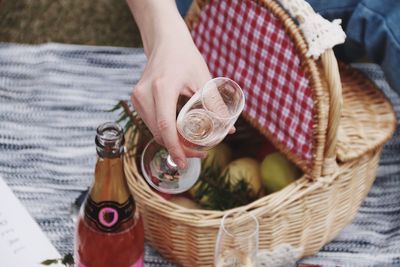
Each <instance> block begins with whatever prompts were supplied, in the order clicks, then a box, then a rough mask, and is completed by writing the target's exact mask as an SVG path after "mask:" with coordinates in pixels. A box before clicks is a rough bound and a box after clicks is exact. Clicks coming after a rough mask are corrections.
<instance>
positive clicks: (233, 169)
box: [223, 158, 262, 196]
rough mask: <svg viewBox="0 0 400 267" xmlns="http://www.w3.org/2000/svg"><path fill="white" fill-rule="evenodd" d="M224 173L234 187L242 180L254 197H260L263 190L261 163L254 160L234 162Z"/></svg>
mask: <svg viewBox="0 0 400 267" xmlns="http://www.w3.org/2000/svg"><path fill="white" fill-rule="evenodd" d="M223 173H224V174H225V173H226V175H228V176H227V177H228V179H229V182H230V184H231V185H233V186H234V185H235V184H237V183H238V182H239V181H240V180H244V181H246V182H247V183H248V184H249V185H250V187H251V189H252V192H253V194H254V196H256V195H258V194H259V193H260V191H261V189H262V185H261V173H260V163H259V162H258V161H257V160H255V159H253V158H240V159H237V160H234V161H232V162H231V163H229V164H228V166H226V168H225V170H224V172H223Z"/></svg>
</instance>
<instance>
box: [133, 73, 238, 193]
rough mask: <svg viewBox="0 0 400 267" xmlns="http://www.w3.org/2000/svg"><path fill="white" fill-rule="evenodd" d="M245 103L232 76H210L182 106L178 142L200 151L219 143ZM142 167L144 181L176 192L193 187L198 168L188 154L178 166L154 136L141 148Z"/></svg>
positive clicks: (167, 190) (198, 162)
mask: <svg viewBox="0 0 400 267" xmlns="http://www.w3.org/2000/svg"><path fill="white" fill-rule="evenodd" d="M243 107H244V94H243V91H242V89H241V88H240V86H239V85H238V84H237V83H236V82H234V81H233V80H231V79H229V78H225V77H218V78H214V79H211V80H209V81H208V82H207V83H206V84H205V85H204V86H203V88H202V89H201V90H199V91H198V92H196V93H195V94H194V95H193V96H192V97H191V98H190V99H189V101H188V102H187V103H186V104H185V105H184V106H183V107H182V109H181V111H180V112H179V114H178V118H177V131H178V135H179V139H180V142H181V144H182V145H183V146H184V147H186V148H188V149H194V150H199V151H202V150H203V151H204V150H208V149H211V148H212V147H214V146H215V145H217V144H218V143H220V142H221V141H222V140H223V139H224V137H225V136H226V135H227V134H228V132H229V130H230V129H231V128H232V127H233V125H234V123H235V122H236V120H237V118H238V117H239V115H240V113H241V112H242V110H243ZM141 167H142V172H143V176H144V177H145V179H146V181H147V182H148V183H149V184H150V185H151V186H152V187H153V188H155V189H156V190H158V191H161V192H164V193H169V194H178V193H181V192H184V191H187V190H188V189H190V187H192V186H193V185H194V184H195V183H196V181H197V179H198V177H199V175H200V170H201V160H200V159H199V158H188V160H187V167H186V168H185V169H179V168H178V166H177V165H176V164H175V163H174V162H173V160H172V158H171V157H170V155H169V154H168V151H167V150H166V149H165V148H164V147H163V146H161V145H159V144H158V143H156V142H155V141H154V140H152V141H150V142H149V143H148V144H147V145H146V147H145V149H144V150H143V154H142V160H141Z"/></svg>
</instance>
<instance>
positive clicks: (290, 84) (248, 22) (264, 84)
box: [192, 0, 314, 164]
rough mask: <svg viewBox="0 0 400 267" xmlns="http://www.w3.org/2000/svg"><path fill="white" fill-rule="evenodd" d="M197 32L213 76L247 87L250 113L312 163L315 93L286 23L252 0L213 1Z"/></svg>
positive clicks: (207, 8)
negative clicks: (229, 79)
mask: <svg viewBox="0 0 400 267" xmlns="http://www.w3.org/2000/svg"><path fill="white" fill-rule="evenodd" d="M192 34H193V38H194V41H195V43H196V45H197V46H198V48H199V50H200V51H201V53H202V54H203V56H204V58H205V60H206V62H207V63H208V66H209V68H210V71H211V73H212V75H213V76H215V77H216V76H226V77H230V78H231V79H233V80H235V81H236V82H237V83H238V84H239V85H240V86H242V88H243V90H244V91H245V95H246V106H245V110H244V112H245V113H246V115H248V116H249V117H250V118H251V119H253V120H256V121H257V122H258V123H259V126H260V128H264V129H265V128H266V129H267V131H268V132H269V133H270V134H272V135H273V136H274V137H275V139H276V140H275V141H277V142H280V143H281V144H282V145H284V146H285V147H286V148H287V149H288V150H290V151H292V153H294V154H296V155H297V157H299V158H300V159H302V161H303V162H304V161H305V162H306V163H307V164H310V163H311V160H312V145H313V142H312V138H313V106H314V102H313V98H312V89H311V87H310V84H309V80H308V79H307V78H306V76H305V73H304V72H303V70H302V69H301V65H300V58H299V56H298V55H297V52H296V50H295V47H294V44H293V42H292V40H291V39H290V37H289V36H288V35H287V34H286V33H285V30H284V28H283V26H282V23H281V22H280V21H279V20H278V19H277V18H276V17H274V16H273V14H271V13H270V12H269V11H268V10H267V9H266V8H264V7H262V6H260V5H258V4H257V3H255V2H253V1H251V0H226V1H211V2H210V4H209V5H207V6H206V8H205V9H204V10H203V11H202V13H201V15H200V17H199V21H198V23H197V25H196V27H195V28H194V30H193V32H192Z"/></svg>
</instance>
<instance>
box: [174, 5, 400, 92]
mask: <svg viewBox="0 0 400 267" xmlns="http://www.w3.org/2000/svg"><path fill="white" fill-rule="evenodd" d="M176 2H177V5H178V9H179V11H180V12H181V14H182V15H184V14H186V12H187V9H188V8H189V6H190V2H191V0H177V1H176ZM307 2H309V3H310V4H311V6H312V7H313V8H314V10H315V11H316V12H318V13H320V14H321V15H323V16H324V17H325V18H327V19H329V20H332V19H335V18H341V19H342V20H343V23H342V24H343V26H344V29H345V31H346V34H347V40H346V42H345V44H344V45H340V46H338V47H337V48H335V52H336V53H337V55H338V57H339V58H340V59H342V60H345V61H347V62H353V61H355V60H358V59H360V58H365V57H366V58H368V60H370V61H372V62H375V63H377V64H380V65H381V67H382V68H383V71H384V73H385V76H386V79H387V80H388V82H389V84H390V85H391V86H392V87H393V89H395V90H396V91H397V92H398V93H400V1H399V0H338V1H332V0H307Z"/></svg>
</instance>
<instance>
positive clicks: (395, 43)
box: [307, 0, 400, 93]
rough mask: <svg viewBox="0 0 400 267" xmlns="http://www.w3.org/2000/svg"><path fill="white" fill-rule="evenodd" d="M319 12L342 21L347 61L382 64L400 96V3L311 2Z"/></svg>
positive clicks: (387, 0) (391, 0)
mask: <svg viewBox="0 0 400 267" xmlns="http://www.w3.org/2000/svg"><path fill="white" fill-rule="evenodd" d="M307 1H308V2H309V3H310V4H311V5H312V6H313V8H314V10H315V11H316V12H319V13H320V14H321V15H323V16H324V17H325V18H328V19H329V20H332V19H334V18H342V19H343V26H344V28H345V31H346V34H347V41H346V43H345V44H344V46H343V47H342V51H343V52H344V56H345V59H347V61H354V60H356V59H358V58H360V57H363V56H366V57H367V58H368V60H370V61H373V62H375V63H377V64H380V65H381V67H382V69H383V71H384V73H385V76H386V79H387V81H388V83H389V84H390V85H391V86H392V88H393V89H394V90H395V91H397V92H398V93H400V1H399V0H378V1H377V0H341V1H328V0H307Z"/></svg>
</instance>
